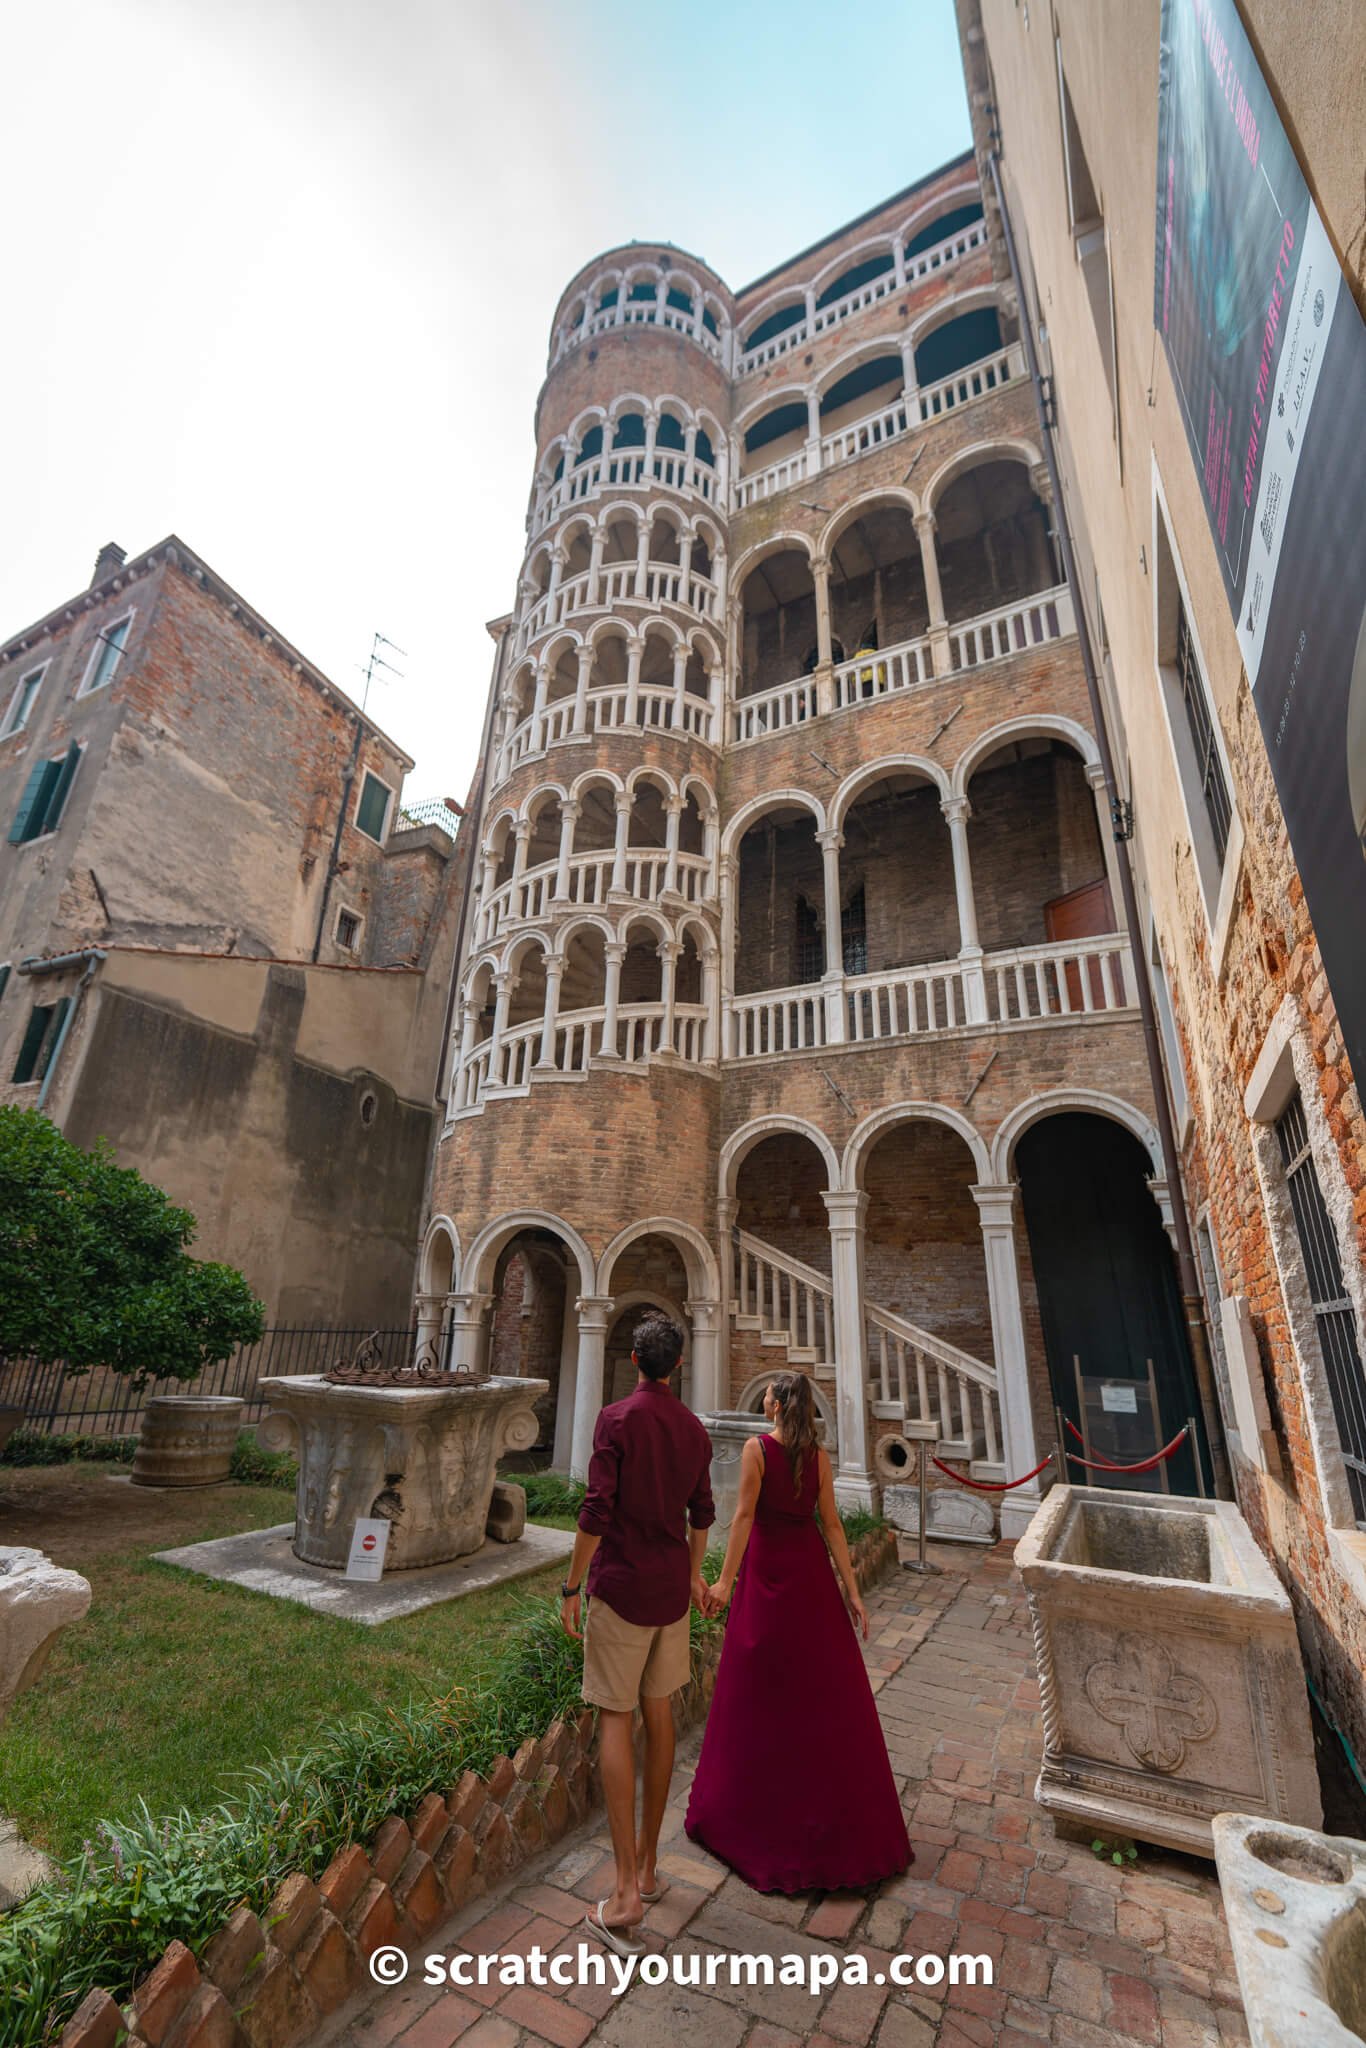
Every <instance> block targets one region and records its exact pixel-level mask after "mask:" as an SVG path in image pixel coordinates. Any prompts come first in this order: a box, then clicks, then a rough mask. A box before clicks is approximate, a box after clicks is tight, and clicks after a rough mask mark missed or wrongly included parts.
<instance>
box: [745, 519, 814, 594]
mask: <svg viewBox="0 0 1366 2048" xmlns="http://www.w3.org/2000/svg"><path fill="white" fill-rule="evenodd" d="M793 548H795V549H796V550H797V552H798V553H799V554H803V555H805V556H806V559H807V563H808V565H809V564H810V563H812V562H814V560H815V559H816V554H817V548H816V543H815V541H814V540H813V539H812V538H811V535H810V534H809V533H799V532H798V531H797V530H796V528H795V527H785V528H784V529H783V531H782V532H781V533H773V534H770V535H769V536H768V538H767V540H761V541H758V542H756V544H755V545H754V546H753V547H752V548H750V549H749V550H748V551H747V552H746V553H745V554H743V555H741V557H740V559H739V561H738V562H736V563H734V564H733V565H732V567H731V572H730V587H731V591H732V594H733V596H734V598H735V601H736V602H737V603H738V602H740V601H741V600H742V599H743V597H744V587H745V579H746V578H747V577H748V576H749V574H750V572H751V571H752V570H754V569H757V568H758V567H759V564H760V563H761V562H766V561H767V560H768V559H769V557H770V556H771V555H785V554H787V553H788V551H789V550H790V549H793Z"/></svg>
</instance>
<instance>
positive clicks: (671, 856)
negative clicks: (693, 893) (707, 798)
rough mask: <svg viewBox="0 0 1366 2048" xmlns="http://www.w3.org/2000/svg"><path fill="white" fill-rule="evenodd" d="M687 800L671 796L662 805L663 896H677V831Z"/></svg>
mask: <svg viewBox="0 0 1366 2048" xmlns="http://www.w3.org/2000/svg"><path fill="white" fill-rule="evenodd" d="M686 804H687V798H686V797H681V796H671V797H669V798H667V800H666V802H665V805H664V854H665V860H664V888H663V891H662V893H663V894H664V895H665V896H677V895H678V894H679V887H678V831H679V825H680V823H681V822H682V817H683V811H684V807H685V806H686Z"/></svg>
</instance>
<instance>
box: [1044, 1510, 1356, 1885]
mask: <svg viewBox="0 0 1366 2048" xmlns="http://www.w3.org/2000/svg"><path fill="white" fill-rule="evenodd" d="M1015 1561H1016V1563H1017V1565H1018V1566H1019V1568H1020V1571H1021V1573H1022V1575H1023V1578H1024V1582H1025V1588H1026V1592H1027V1594H1028V1599H1029V1613H1030V1621H1031V1623H1032V1626H1033V1631H1034V1646H1035V1651H1036V1654H1037V1658H1038V1666H1039V1688H1040V1695H1041V1703H1042V1713H1043V1729H1044V1754H1043V1766H1042V1769H1041V1770H1040V1772H1039V1779H1038V1784H1037V1786H1036V1788H1035V1796H1036V1798H1037V1799H1038V1801H1039V1803H1040V1805H1042V1806H1044V1807H1045V1808H1047V1810H1048V1811H1049V1812H1050V1813H1053V1814H1056V1815H1057V1816H1058V1817H1059V1818H1060V1819H1068V1820H1073V1821H1077V1822H1081V1823H1084V1824H1085V1825H1086V1826H1087V1827H1088V1828H1093V1829H1095V1830H1097V1831H1100V1832H1104V1833H1109V1834H1124V1835H1134V1836H1136V1837H1138V1838H1139V1839H1140V1840H1143V1841H1147V1842H1157V1843H1161V1844H1163V1845H1165V1846H1166V1847H1168V1848H1173V1849H1186V1850H1193V1851H1194V1852H1195V1853H1196V1854H1197V1855H1200V1856H1211V1855H1213V1853H1214V1844H1213V1838H1212V1834H1211V1827H1210V1824H1211V1821H1212V1820H1213V1817H1214V1815H1215V1814H1216V1813H1222V1812H1225V1811H1228V1810H1229V1809H1231V1808H1236V1809H1238V1810H1239V1811H1242V1812H1248V1813H1256V1814H1260V1815H1263V1816H1265V1817H1267V1818H1270V1819H1275V1820H1286V1821H1291V1822H1296V1823H1302V1824H1306V1825H1309V1826H1316V1825H1317V1824H1318V1823H1319V1821H1320V1820H1321V1819H1322V1809H1321V1807H1320V1804H1319V1788H1318V1776H1317V1773H1316V1771H1315V1768H1314V1747H1313V1736H1312V1733H1311V1730H1310V1725H1309V1704H1308V1699H1307V1696H1306V1692H1305V1684H1304V1673H1303V1669H1302V1666H1301V1661H1300V1653H1299V1645H1298V1642H1297V1640H1296V1636H1295V1623H1294V1617H1293V1614H1292V1612H1291V1608H1290V1602H1289V1599H1288V1598H1287V1596H1286V1594H1285V1592H1284V1591H1283V1590H1282V1588H1281V1586H1280V1584H1279V1582H1278V1581H1277V1579H1276V1578H1275V1576H1274V1574H1273V1573H1272V1571H1271V1568H1270V1566H1269V1565H1268V1564H1267V1562H1266V1560H1265V1558H1264V1557H1263V1556H1262V1554H1261V1552H1260V1551H1259V1550H1258V1548H1257V1546H1256V1544H1255V1543H1254V1542H1253V1540H1252V1535H1251V1532H1250V1531H1249V1529H1248V1527H1247V1524H1246V1523H1245V1522H1244V1520H1243V1518H1242V1516H1241V1515H1240V1514H1239V1513H1238V1511H1237V1509H1236V1508H1235V1507H1233V1506H1231V1505H1230V1504H1229V1503H1228V1502H1226V1501H1210V1500H1193V1499H1183V1498H1182V1497H1181V1496H1180V1495H1163V1494H1149V1493H1119V1492H1116V1493H1110V1492H1108V1491H1103V1490H1101V1489H1099V1488H1089V1487H1072V1486H1055V1487H1054V1488H1053V1490H1052V1491H1051V1492H1050V1493H1049V1495H1048V1496H1047V1498H1046V1499H1045V1501H1044V1503H1043V1505H1042V1507H1040V1509H1039V1510H1038V1513H1037V1514H1036V1515H1035V1516H1034V1518H1033V1520H1032V1521H1031V1523H1030V1525H1029V1527H1028V1529H1027V1530H1026V1531H1025V1533H1024V1535H1023V1536H1022V1537H1021V1538H1020V1541H1019V1543H1018V1544H1017V1546H1016V1549H1015Z"/></svg>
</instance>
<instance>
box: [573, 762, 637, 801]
mask: <svg viewBox="0 0 1366 2048" xmlns="http://www.w3.org/2000/svg"><path fill="white" fill-rule="evenodd" d="M599 787H606V788H609V789H610V790H611V791H612V794H613V796H624V795H625V794H626V785H625V783H624V782H623V781H622V779H621V777H620V776H619V775H618V774H617V773H616V771H615V770H614V769H611V768H585V769H584V771H583V773H582V775H576V776H575V777H574V780H573V781H572V782H571V783H570V785H569V796H570V800H571V802H573V803H576V804H581V803H582V802H583V799H584V796H585V795H586V793H587V792H588V791H589V790H590V789H597V788H599Z"/></svg>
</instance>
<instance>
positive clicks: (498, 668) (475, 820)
mask: <svg viewBox="0 0 1366 2048" xmlns="http://www.w3.org/2000/svg"><path fill="white" fill-rule="evenodd" d="M511 631H512V628H511V626H509V627H508V630H507V632H506V633H504V634H503V636H502V638H501V640H500V641H499V642H498V653H497V656H496V658H495V660H494V664H493V678H492V681H491V682H490V684H489V698H488V703H487V705H486V706H485V709H484V732H483V738H482V740H481V742H480V749H479V787H478V791H477V793H476V795H475V799H474V802H473V803H472V804H471V805H470V808H469V811H468V813H467V815H466V820H465V823H466V825H467V826H468V828H469V831H470V835H471V836H470V857H469V860H468V862H467V864H466V867H465V886H464V888H463V889H462V890H461V892H460V917H459V921H458V923H457V926H456V933H455V954H454V957H453V959H452V961H451V992H450V995H449V996H448V997H447V999H446V1020H445V1023H444V1024H443V1025H442V1027H441V1054H440V1058H439V1060H438V1062H437V1068H436V1100H437V1101H438V1102H441V1101H443V1100H444V1099H445V1098H444V1097H443V1095H442V1093H441V1089H442V1084H443V1082H444V1081H445V1079H446V1054H447V1050H448V1048H449V1046H450V1042H451V1020H452V1018H453V1017H454V1015H455V998H456V992H457V990H458V989H459V987H460V968H461V965H462V956H463V954H464V950H465V927H466V924H467V922H468V919H469V907H470V898H471V896H472V895H473V894H474V862H475V856H476V855H477V853H478V851H479V834H480V832H481V831H482V829H483V824H484V805H485V802H486V800H487V798H488V788H489V741H490V739H491V737H492V733H493V718H494V713H495V711H496V709H497V706H498V693H499V690H500V689H501V687H502V682H503V663H504V661H505V659H506V657H507V644H508V634H510V633H511Z"/></svg>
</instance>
